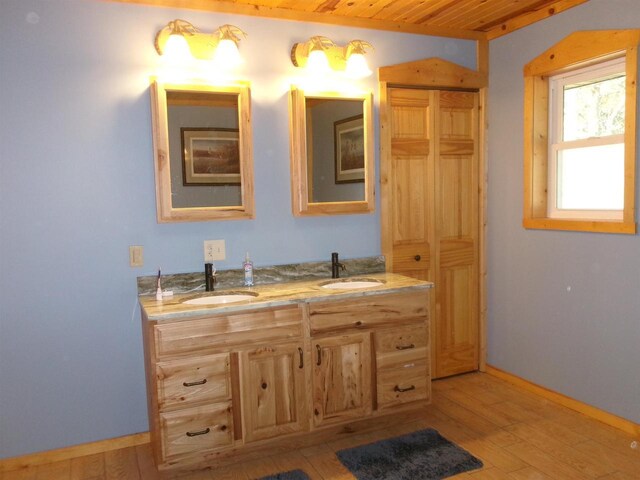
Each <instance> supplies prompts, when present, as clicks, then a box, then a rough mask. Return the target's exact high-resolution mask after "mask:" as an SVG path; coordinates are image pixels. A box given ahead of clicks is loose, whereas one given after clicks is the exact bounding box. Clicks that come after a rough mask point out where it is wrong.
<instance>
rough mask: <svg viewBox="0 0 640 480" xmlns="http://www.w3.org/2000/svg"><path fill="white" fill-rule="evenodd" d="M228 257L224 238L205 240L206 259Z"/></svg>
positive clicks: (206, 260) (211, 260) (212, 259)
mask: <svg viewBox="0 0 640 480" xmlns="http://www.w3.org/2000/svg"><path fill="white" fill-rule="evenodd" d="M225 258H226V252H225V245H224V240H205V241H204V261H205V262H213V261H214V260H224V259H225Z"/></svg>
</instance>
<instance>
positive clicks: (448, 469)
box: [337, 428, 482, 480]
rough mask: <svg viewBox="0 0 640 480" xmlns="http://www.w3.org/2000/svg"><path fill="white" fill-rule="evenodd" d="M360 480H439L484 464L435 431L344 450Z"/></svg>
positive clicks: (341, 454) (342, 458)
mask: <svg viewBox="0 0 640 480" xmlns="http://www.w3.org/2000/svg"><path fill="white" fill-rule="evenodd" d="M337 456H338V458H339V459H340V461H341V462H342V463H343V465H344V466H345V467H347V468H348V469H349V470H350V471H351V473H352V474H353V475H354V476H355V477H356V478H357V479H358V480H438V479H441V478H447V477H451V476H453V475H457V474H458V473H463V472H468V471H469V470H475V469H476V468H481V467H482V462H481V461H480V460H478V459H477V458H476V457H474V456H473V455H471V454H470V453H469V452H467V451H466V450H464V449H462V448H460V447H458V446H457V445H456V444H455V443H452V442H450V441H449V440H447V439H446V438H444V437H443V436H441V435H440V434H439V433H438V432H437V431H435V430H433V429H430V428H429V429H426V430H420V431H418V432H414V433H409V434H407V435H402V436H401V437H395V438H389V439H387V440H381V441H379V442H375V443H370V444H368V445H362V446H360V447H355V448H348V449H345V450H340V451H339V452H338V453H337Z"/></svg>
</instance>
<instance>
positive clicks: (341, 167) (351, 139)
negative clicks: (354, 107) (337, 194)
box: [333, 115, 365, 183]
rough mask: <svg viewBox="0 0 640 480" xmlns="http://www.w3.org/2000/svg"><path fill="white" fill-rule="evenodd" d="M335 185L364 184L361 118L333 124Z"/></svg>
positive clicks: (360, 116) (357, 117)
mask: <svg viewBox="0 0 640 480" xmlns="http://www.w3.org/2000/svg"><path fill="white" fill-rule="evenodd" d="M333 127H334V141H335V149H336V153H335V157H336V162H335V163H336V168H335V171H336V183H354V182H364V173H365V172H364V123H363V116H362V115H357V116H355V117H349V118H345V119H344V120H339V121H337V122H334V124H333Z"/></svg>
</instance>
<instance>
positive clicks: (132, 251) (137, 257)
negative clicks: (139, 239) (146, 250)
mask: <svg viewBox="0 0 640 480" xmlns="http://www.w3.org/2000/svg"><path fill="white" fill-rule="evenodd" d="M129 266H130V267H142V266H144V257H143V249H142V245H130V246H129Z"/></svg>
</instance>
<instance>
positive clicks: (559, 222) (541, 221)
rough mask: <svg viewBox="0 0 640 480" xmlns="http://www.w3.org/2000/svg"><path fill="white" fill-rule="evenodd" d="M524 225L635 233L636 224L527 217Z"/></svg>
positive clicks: (530, 227) (527, 226) (542, 227)
mask: <svg viewBox="0 0 640 480" xmlns="http://www.w3.org/2000/svg"><path fill="white" fill-rule="evenodd" d="M522 226H523V227H524V228H527V229H537V230H567V231H576V232H599V233H624V234H630V235H635V234H636V224H635V223H634V222H632V223H625V222H624V221H613V220H565V219H556V218H525V219H524V220H522Z"/></svg>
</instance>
